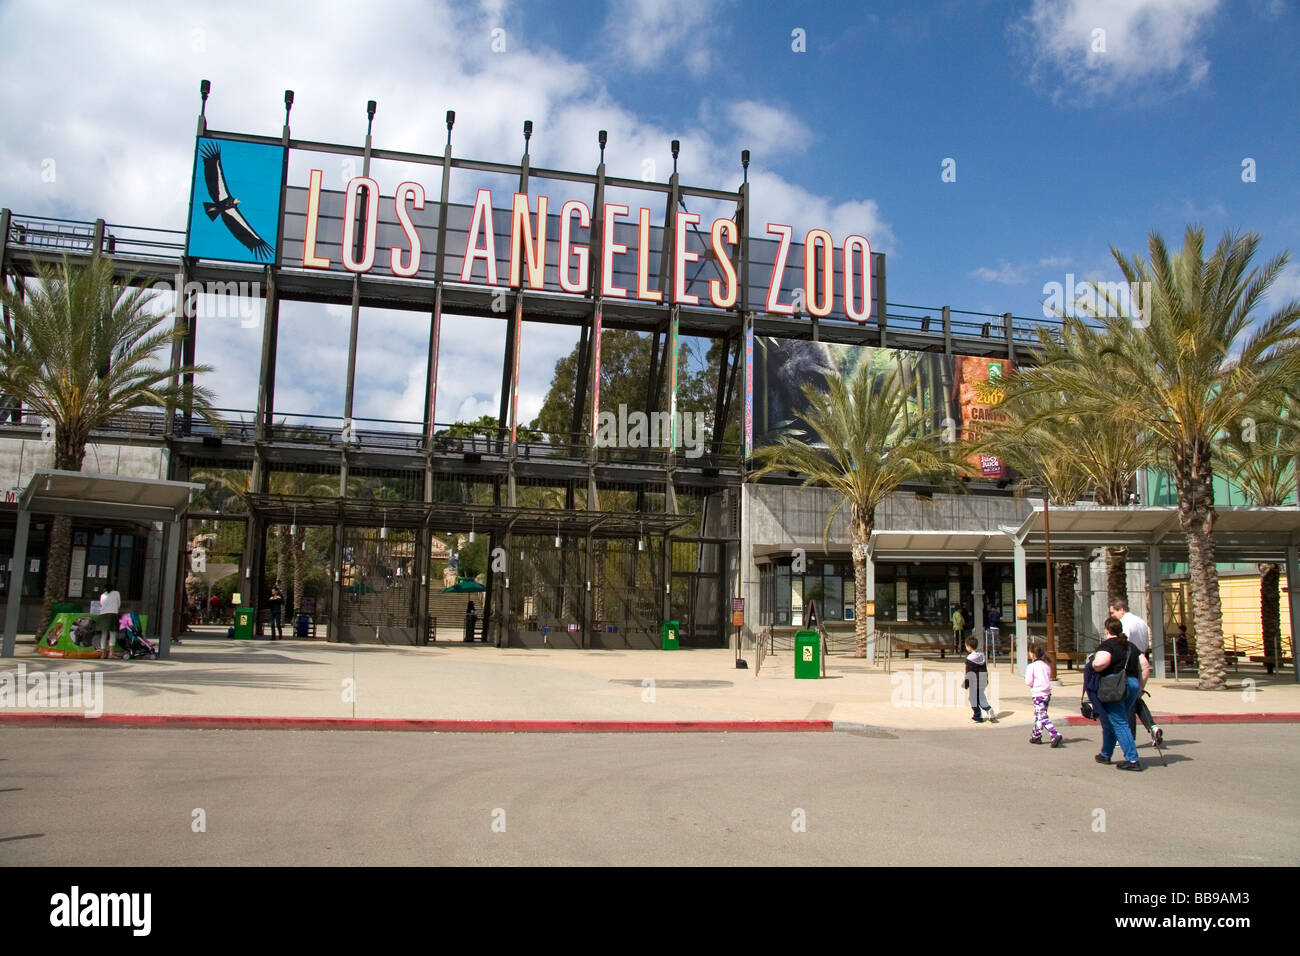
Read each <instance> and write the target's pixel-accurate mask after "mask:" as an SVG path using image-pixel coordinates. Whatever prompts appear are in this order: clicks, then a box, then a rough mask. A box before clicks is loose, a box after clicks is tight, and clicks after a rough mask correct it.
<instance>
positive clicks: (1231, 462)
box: [1223, 415, 1296, 668]
mask: <svg viewBox="0 0 1300 956" xmlns="http://www.w3.org/2000/svg"><path fill="white" fill-rule="evenodd" d="M1249 426H1250V427H1248V428H1244V429H1241V430H1240V431H1237V432H1234V433H1232V434H1231V435H1229V436H1228V438H1227V440H1226V441H1225V443H1224V449H1223V450H1224V457H1225V458H1226V459H1227V461H1228V466H1229V468H1230V469H1231V475H1232V478H1233V479H1234V480H1235V481H1236V482H1237V484H1238V485H1239V486H1240V487H1241V490H1242V493H1243V494H1245V496H1246V497H1247V498H1249V499H1250V501H1251V503H1252V504H1256V505H1260V506H1262V507H1277V506H1279V505H1284V504H1286V503H1287V501H1288V499H1290V498H1291V496H1292V495H1293V494H1295V492H1296V471H1295V454H1296V443H1295V440H1294V438H1293V437H1292V436H1294V434H1295V419H1294V418H1293V417H1292V416H1290V415H1288V416H1286V417H1285V418H1283V419H1279V420H1275V421H1272V422H1263V423H1260V422H1255V421H1253V420H1252V421H1251V422H1249ZM1281 577H1282V569H1281V567H1280V566H1279V565H1278V564H1276V563H1275V562H1267V563H1265V564H1261V565H1260V566H1259V614H1260V620H1259V623H1260V633H1261V636H1262V637H1263V651H1264V654H1265V655H1266V656H1270V655H1271V656H1272V657H1274V658H1275V659H1276V660H1277V661H1278V662H1279V664H1278V666H1279V668H1280V667H1281V663H1280V662H1281V661H1282V600H1281V594H1280V584H1281Z"/></svg>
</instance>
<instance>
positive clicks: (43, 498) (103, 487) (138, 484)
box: [18, 469, 204, 521]
mask: <svg viewBox="0 0 1300 956" xmlns="http://www.w3.org/2000/svg"><path fill="white" fill-rule="evenodd" d="M203 488H204V486H203V485H201V484H195V483H193V482H189V481H162V480H159V479H155V478H122V477H119V476H117V475H98V474H93V473H87V472H82V471H57V470H54V469H49V470H46V469H37V470H36V472H35V473H33V475H32V478H31V481H29V482H28V483H27V487H26V488H25V489H23V493H22V495H21V496H19V499H18V507H19V509H20V510H26V511H29V512H32V513H34V514H46V515H73V516H76V517H87V518H91V517H94V518H98V517H106V518H119V519H122V520H125V521H175V520H177V519H178V518H179V517H180V515H181V514H182V513H184V512H185V510H186V509H187V508H188V507H189V505H190V502H191V501H192V500H193V498H194V494H195V492H201V491H203Z"/></svg>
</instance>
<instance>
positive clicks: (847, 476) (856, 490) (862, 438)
mask: <svg viewBox="0 0 1300 956" xmlns="http://www.w3.org/2000/svg"><path fill="white" fill-rule="evenodd" d="M827 385H828V388H827V390H826V391H821V390H819V389H817V388H816V387H815V386H813V385H805V386H804V387H803V393H804V396H805V398H806V399H807V400H808V403H809V408H808V410H807V411H805V412H804V413H803V414H802V415H801V416H800V417H801V418H802V419H803V421H804V422H806V423H807V425H808V426H809V428H810V429H811V434H812V436H814V440H815V441H816V444H810V443H805V442H804V441H801V440H799V439H796V438H791V437H789V436H782V437H781V438H779V439H778V440H777V442H776V444H773V445H768V446H766V447H764V448H760V449H758V450H757V451H756V452H755V453H754V457H755V459H756V460H757V461H758V463H759V464H760V466H761V467H760V468H759V469H758V471H757V472H755V473H754V475H753V476H752V478H753V480H756V479H758V478H761V477H763V476H764V475H767V474H770V473H771V472H774V471H795V472H798V473H800V474H803V475H805V476H806V477H805V479H804V481H803V487H805V488H806V487H808V486H810V485H820V486H823V487H828V488H831V489H833V490H835V491H837V492H839V494H840V496H841V499H840V501H839V503H838V504H837V505H836V506H835V507H834V508H832V509H831V511H830V514H828V515H827V516H826V526H825V528H824V529H823V541H824V543H825V545H826V547H827V550H829V541H830V529H831V522H832V521H833V520H834V519H835V516H836V515H837V514H839V512H840V510H841V509H842V508H843V507H844V506H845V505H847V506H848V508H849V539H850V545H851V553H852V556H853V578H854V582H855V587H854V598H855V604H856V613H855V615H854V637H855V639H856V642H857V656H858V657H865V656H866V653H867V547H868V545H869V543H870V541H871V532H872V530H873V528H874V527H875V523H876V508H877V507H878V506H879V505H880V503H881V502H882V501H884V500H885V498H887V497H888V496H889V495H890V494H892V493H893V492H894V491H896V490H897V489H898V487H899V486H900V485H902V484H903V482H905V481H913V480H920V479H925V478H940V477H945V476H946V477H952V478H955V477H956V476H957V475H958V474H959V471H960V468H959V465H958V463H957V462H956V460H955V459H954V458H953V457H952V456H951V455H950V454H948V453H947V451H948V449H946V448H945V447H944V445H943V435H942V433H938V434H928V433H926V432H925V430H924V427H923V423H922V421H921V419H920V417H919V416H917V415H914V414H913V412H912V409H911V399H912V394H911V391H910V389H909V388H908V385H907V383H906V382H905V381H904V380H903V377H902V375H901V374H900V373H899V371H898V370H897V369H895V370H893V371H892V372H889V373H887V374H886V375H885V376H883V377H874V376H872V375H871V373H870V370H869V368H868V367H867V366H862V367H860V368H859V369H858V371H857V373H856V374H855V375H854V377H853V379H852V380H851V381H850V382H849V383H847V384H846V383H845V382H844V381H843V380H841V379H839V378H834V377H832V378H829V379H828V381H827ZM823 446H824V447H823Z"/></svg>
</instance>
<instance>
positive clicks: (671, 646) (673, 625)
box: [659, 621, 681, 651]
mask: <svg viewBox="0 0 1300 956" xmlns="http://www.w3.org/2000/svg"><path fill="white" fill-rule="evenodd" d="M680 631H681V624H680V623H679V622H677V621H664V622H663V624H662V625H661V626H660V628H659V648H660V650H665V651H676V650H679V649H680V648H681V645H680V644H679V643H678V642H677V635H678V633H679V632H680Z"/></svg>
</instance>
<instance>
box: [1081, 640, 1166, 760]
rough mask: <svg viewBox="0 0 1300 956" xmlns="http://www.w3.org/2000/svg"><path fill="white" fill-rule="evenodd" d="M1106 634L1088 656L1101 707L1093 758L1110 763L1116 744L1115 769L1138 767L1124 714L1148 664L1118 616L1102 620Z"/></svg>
mask: <svg viewBox="0 0 1300 956" xmlns="http://www.w3.org/2000/svg"><path fill="white" fill-rule="evenodd" d="M1106 635H1107V638H1106V640H1104V641H1102V643H1101V644H1100V645H1099V646H1098V647H1097V652H1096V653H1095V654H1094V655H1093V658H1092V670H1093V672H1094V674H1095V675H1096V677H1097V693H1096V700H1097V703H1098V704H1099V706H1100V707H1101V714H1100V715H1099V716H1100V718H1101V753H1099V754H1097V756H1096V760H1097V763H1110V758H1111V754H1113V753H1114V752H1115V744H1116V743H1118V744H1119V747H1120V750H1121V751H1122V752H1123V754H1124V759H1123V760H1122V761H1120V763H1119V764H1118V765H1117V766H1118V767H1119V769H1120V770H1141V769H1142V764H1141V763H1140V762H1139V761H1138V752H1137V744H1136V743H1134V741H1133V732H1132V731H1131V730H1129V727H1128V713H1129V711H1130V710H1131V709H1132V707H1133V702H1134V701H1136V700H1137V697H1138V694H1140V693H1142V686H1143V685H1144V684H1145V683H1146V682H1147V678H1148V677H1150V676H1151V664H1150V663H1149V662H1148V661H1147V659H1146V656H1145V655H1144V654H1142V653H1141V652H1140V651H1139V650H1138V649H1137V648H1136V647H1134V646H1133V645H1132V644H1131V643H1129V640H1128V638H1126V637H1125V636H1124V627H1123V625H1122V624H1121V623H1120V621H1119V619H1118V618H1115V617H1109V618H1107V619H1106ZM1085 680H1086V678H1085Z"/></svg>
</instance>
